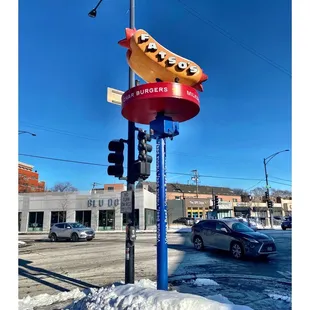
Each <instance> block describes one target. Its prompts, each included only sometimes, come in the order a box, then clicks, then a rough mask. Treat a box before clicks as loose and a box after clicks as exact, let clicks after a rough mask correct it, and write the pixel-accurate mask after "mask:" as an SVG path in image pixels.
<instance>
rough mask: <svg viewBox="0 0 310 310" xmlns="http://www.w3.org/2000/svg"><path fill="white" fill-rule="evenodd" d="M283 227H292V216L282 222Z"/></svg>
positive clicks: (284, 228)
mask: <svg viewBox="0 0 310 310" xmlns="http://www.w3.org/2000/svg"><path fill="white" fill-rule="evenodd" d="M281 228H282V229H283V230H286V229H287V228H291V229H292V217H291V216H288V217H287V218H286V219H285V220H284V221H283V222H282V223H281Z"/></svg>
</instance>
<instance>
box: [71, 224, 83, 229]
mask: <svg viewBox="0 0 310 310" xmlns="http://www.w3.org/2000/svg"><path fill="white" fill-rule="evenodd" d="M70 225H71V226H72V227H73V228H86V226H84V225H82V224H80V223H70Z"/></svg>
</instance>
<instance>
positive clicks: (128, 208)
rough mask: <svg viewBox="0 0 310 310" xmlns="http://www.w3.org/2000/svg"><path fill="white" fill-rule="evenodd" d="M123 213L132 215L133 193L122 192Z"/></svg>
mask: <svg viewBox="0 0 310 310" xmlns="http://www.w3.org/2000/svg"><path fill="white" fill-rule="evenodd" d="M120 211H121V213H132V191H124V192H121V210H120Z"/></svg>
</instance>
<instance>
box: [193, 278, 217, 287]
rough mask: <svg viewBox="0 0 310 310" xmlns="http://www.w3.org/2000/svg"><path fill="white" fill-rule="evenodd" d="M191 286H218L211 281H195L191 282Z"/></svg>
mask: <svg viewBox="0 0 310 310" xmlns="http://www.w3.org/2000/svg"><path fill="white" fill-rule="evenodd" d="M191 284H192V285H196V286H205V285H219V284H218V283H216V282H215V281H213V280H211V279H196V280H193V281H192V282H191Z"/></svg>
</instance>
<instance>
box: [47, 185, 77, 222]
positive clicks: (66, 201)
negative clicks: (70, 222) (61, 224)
mask: <svg viewBox="0 0 310 310" xmlns="http://www.w3.org/2000/svg"><path fill="white" fill-rule="evenodd" d="M50 191H52V192H59V193H63V194H62V197H61V199H60V200H59V206H60V208H61V211H62V212H63V216H64V213H65V212H66V211H67V209H68V207H69V205H70V204H71V200H70V198H69V196H70V194H71V193H73V192H77V191H78V189H77V188H76V187H74V186H72V184H71V183H70V182H58V183H56V184H55V185H54V186H53V187H52V188H51V189H50ZM66 213H67V212H66Z"/></svg>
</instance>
